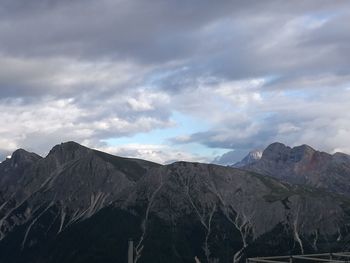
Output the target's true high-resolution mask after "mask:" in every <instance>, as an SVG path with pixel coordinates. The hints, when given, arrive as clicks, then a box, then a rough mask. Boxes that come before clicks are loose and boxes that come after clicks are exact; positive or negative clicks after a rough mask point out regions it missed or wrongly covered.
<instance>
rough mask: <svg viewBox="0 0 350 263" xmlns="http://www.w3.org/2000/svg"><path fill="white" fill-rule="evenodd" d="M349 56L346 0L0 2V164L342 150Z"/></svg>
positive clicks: (349, 122) (348, 106)
mask: <svg viewBox="0 0 350 263" xmlns="http://www.w3.org/2000/svg"><path fill="white" fill-rule="evenodd" d="M349 55H350V1H348V0H338V1H334V0H328V1H324V0H308V1H304V0H296V1H280V0H264V1H260V0H256V1H252V0H246V1H236V0H230V1H229V0H220V1H212V0H177V1H170V0H147V1H146V0H99V1H93V0H40V1H39V0H31V1H28V0H0V121H1V125H0V159H4V158H5V157H6V156H8V155H10V154H11V152H13V151H14V150H15V149H17V148H24V149H27V150H29V151H33V152H36V153H38V154H41V155H43V156H45V155H46V154H47V153H48V151H49V150H50V149H51V148H52V147H53V146H54V145H56V144H58V143H61V142H65V141H76V142H78V143H81V144H83V145H86V146H88V147H92V148H96V149H99V150H103V151H107V152H109V153H112V154H116V155H121V156H127V157H136V158H143V159H147V160H152V161H155V162H159V163H170V162H173V161H176V160H187V161H200V162H211V161H212V160H214V159H215V158H216V160H219V159H220V158H219V157H220V156H221V155H223V154H225V153H229V154H231V156H232V162H234V161H237V160H239V159H240V158H242V156H243V155H244V154H246V153H247V152H248V151H250V150H252V149H263V148H264V147H266V146H267V145H268V144H270V143H272V142H276V141H279V142H282V143H285V144H287V145H290V146H295V145H300V144H309V145H311V146H312V147H314V148H316V149H319V150H322V151H327V152H330V153H334V152H337V151H341V152H345V153H349V154H350V59H349ZM226 157H227V154H226Z"/></svg>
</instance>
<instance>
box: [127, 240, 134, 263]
mask: <svg viewBox="0 0 350 263" xmlns="http://www.w3.org/2000/svg"><path fill="white" fill-rule="evenodd" d="M128 263H134V241H133V240H132V239H129V249H128Z"/></svg>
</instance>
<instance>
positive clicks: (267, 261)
mask: <svg viewBox="0 0 350 263" xmlns="http://www.w3.org/2000/svg"><path fill="white" fill-rule="evenodd" d="M248 262H264V263H286V261H278V260H268V259H262V258H254V259H248Z"/></svg>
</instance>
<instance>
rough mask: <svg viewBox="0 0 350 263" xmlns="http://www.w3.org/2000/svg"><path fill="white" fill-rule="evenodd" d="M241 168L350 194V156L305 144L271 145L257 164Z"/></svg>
mask: <svg viewBox="0 0 350 263" xmlns="http://www.w3.org/2000/svg"><path fill="white" fill-rule="evenodd" d="M242 168H243V169H246V170H249V171H254V172H257V173H260V174H264V175H269V176H272V177H275V178H278V179H281V180H283V181H287V182H290V183H297V184H303V185H309V186H313V187H317V188H323V189H325V190H327V191H331V192H335V193H339V194H346V195H350V156H349V155H346V154H343V153H335V154H333V155H331V154H328V153H325V152H319V151H316V150H314V149H313V148H311V147H310V146H308V145H301V146H298V147H294V148H291V147H288V146H285V145H284V144H281V143H273V144H271V145H270V146H268V147H267V148H266V149H265V150H264V152H263V154H262V157H261V159H260V160H259V161H257V162H255V163H251V164H248V165H245V166H243V167H242Z"/></svg>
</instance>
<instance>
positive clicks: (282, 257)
mask: <svg viewBox="0 0 350 263" xmlns="http://www.w3.org/2000/svg"><path fill="white" fill-rule="evenodd" d="M290 257H291V256H273V257H257V258H260V259H274V258H276V259H279V258H281V259H284V258H290ZM251 259H254V258H251Z"/></svg>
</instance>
